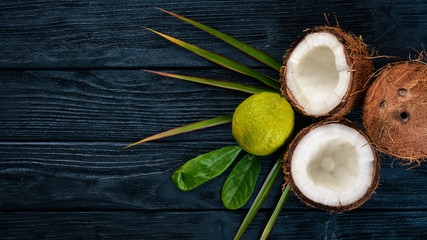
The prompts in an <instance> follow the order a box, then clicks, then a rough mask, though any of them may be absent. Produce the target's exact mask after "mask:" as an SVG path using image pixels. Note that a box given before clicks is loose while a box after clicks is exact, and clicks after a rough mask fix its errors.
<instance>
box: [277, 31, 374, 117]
mask: <svg viewBox="0 0 427 240" xmlns="http://www.w3.org/2000/svg"><path fill="white" fill-rule="evenodd" d="M316 32H328V33H331V34H333V35H335V36H336V37H337V38H338V41H339V42H341V43H342V44H343V46H344V51H345V52H344V54H345V56H346V59H347V65H348V66H350V69H351V70H350V83H349V86H348V88H347V92H346V93H345V95H344V97H343V98H342V100H341V102H340V103H339V104H338V105H337V106H336V107H335V108H334V109H332V110H331V111H329V112H328V113H325V114H323V115H311V114H308V113H307V112H306V111H304V109H303V108H302V107H301V106H300V105H299V104H298V102H297V100H296V99H295V98H294V96H293V94H292V92H291V91H290V89H289V88H288V87H287V79H286V65H287V62H288V60H289V57H290V56H291V54H292V52H293V50H294V49H295V47H296V46H297V45H298V44H299V43H300V42H301V41H302V40H304V38H305V37H306V36H307V35H309V34H312V33H316ZM283 59H284V60H283V67H282V68H281V69H280V83H281V92H282V94H283V95H284V96H285V97H286V98H287V100H288V101H289V102H290V103H291V104H292V106H293V107H294V109H295V110H296V111H297V112H299V113H301V114H303V115H306V116H309V117H313V118H317V117H325V116H332V117H340V116H344V115H345V114H347V113H349V112H350V111H351V110H352V109H353V108H354V107H355V106H356V105H357V104H359V103H360V102H361V100H362V97H363V96H362V95H363V93H364V89H365V88H366V84H367V82H368V80H369V78H370V76H371V75H372V73H373V70H374V67H373V65H372V61H371V57H370V55H369V53H368V51H367V45H366V44H365V43H364V42H363V40H362V37H356V36H354V35H353V34H351V33H347V32H346V31H344V30H342V29H341V28H339V27H329V26H322V27H316V28H313V29H307V30H305V31H304V34H303V35H302V36H301V37H300V38H299V39H298V40H297V41H295V42H294V43H293V44H292V46H291V48H290V49H289V50H288V51H287V53H286V54H285V56H283Z"/></svg>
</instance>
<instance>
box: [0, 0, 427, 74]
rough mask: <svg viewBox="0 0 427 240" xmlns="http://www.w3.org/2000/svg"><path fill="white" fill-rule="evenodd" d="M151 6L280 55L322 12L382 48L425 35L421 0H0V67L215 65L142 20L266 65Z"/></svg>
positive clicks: (402, 51) (398, 48)
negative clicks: (165, 38) (165, 37)
mask: <svg viewBox="0 0 427 240" xmlns="http://www.w3.org/2000/svg"><path fill="white" fill-rule="evenodd" d="M152 6H159V7H162V8H164V9H167V10H170V11H174V12H176V13H178V14H182V15H184V16H186V17H189V18H192V19H194V20H196V21H200V22H202V23H204V24H206V25H208V26H211V27H213V28H216V29H218V30H220V31H223V32H225V33H227V34H230V35H232V36H235V37H237V38H239V39H240V40H242V41H244V42H246V43H248V44H250V45H251V46H254V47H257V48H259V49H262V50H265V51H266V52H268V53H269V54H271V55H272V56H274V57H276V58H278V59H280V58H281V57H282V55H283V54H284V53H285V52H286V50H287V49H288V47H289V45H290V44H291V43H292V42H294V41H295V40H296V39H297V37H298V36H299V35H301V33H302V31H303V30H304V29H306V28H311V27H314V26H318V25H325V24H326V21H325V18H324V13H328V14H334V13H335V14H336V16H337V18H338V20H339V23H340V26H341V27H342V28H343V29H346V30H348V31H352V32H354V33H355V34H357V35H363V37H364V39H365V40H366V42H367V44H369V45H373V46H375V47H376V49H377V50H379V52H380V55H383V54H386V55H393V56H400V57H403V58H406V57H407V56H408V51H409V47H415V48H416V49H419V50H420V49H421V48H422V46H421V44H422V43H425V42H426V40H427V33H426V31H424V30H425V29H426V28H427V16H426V14H425V12H426V10H427V4H426V3H425V2H424V1H411V2H410V3H406V2H394V3H389V2H384V1H378V0H375V1H371V0H364V1H357V2H347V1H336V0H329V1H322V2H319V1H314V0H309V1H292V2H289V1H283V2H281V1H273V0H268V1H257V0H251V1H245V3H244V4H242V3H241V2H238V1H221V2H220V3H218V1H214V0H210V1H203V2H200V1H197V0H188V1H180V2H179V4H178V3H176V2H170V1H166V0H162V1H152V0H149V1H148V0H147V1H136V0H134V1H103V2H98V1H85V2H70V1H57V2H46V1H40V0H38V1H36V0H33V1H25V3H23V2H14V1H2V2H1V3H0V22H2V26H1V28H0V38H1V42H0V68H24V69H27V68H88V67H89V68H109V67H125V68H129V67H131V68H133V67H141V66H143V67H168V66H199V67H200V66H213V64H211V63H209V62H207V61H204V60H201V58H200V57H198V56H195V55H192V54H190V53H188V52H187V51H186V50H183V49H180V48H179V47H177V46H173V44H171V43H170V42H168V41H166V40H163V39H160V38H159V37H158V36H156V35H155V34H153V33H150V32H148V31H146V30H143V29H140V26H148V27H152V28H154V29H157V30H160V31H162V32H164V33H166V34H171V35H174V36H175V37H178V38H181V39H183V40H186V41H188V42H190V43H193V44H196V45H200V46H201V47H204V48H208V49H210V50H214V51H216V52H218V53H220V54H223V55H226V56H229V57H233V58H235V59H237V60H239V61H242V62H243V63H244V64H249V65H253V66H262V64H259V63H258V62H256V61H253V60H249V58H248V57H246V55H243V54H240V53H239V52H238V51H235V50H233V49H232V47H230V46H228V45H227V44H225V43H222V42H221V41H220V40H216V39H214V37H212V36H210V35H209V34H206V33H203V32H201V31H200V30H198V29H195V28H194V27H192V26H189V25H188V24H186V23H184V22H181V21H180V20H177V19H174V18H173V17H171V16H168V15H167V14H165V13H162V12H160V11H158V10H156V9H154V8H152ZM333 19H334V17H333V15H332V16H330V17H329V20H330V22H331V24H332V25H334V24H335V23H334V20H333Z"/></svg>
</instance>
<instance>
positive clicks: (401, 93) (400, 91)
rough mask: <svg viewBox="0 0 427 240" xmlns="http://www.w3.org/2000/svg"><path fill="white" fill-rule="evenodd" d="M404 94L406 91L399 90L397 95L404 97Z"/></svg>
mask: <svg viewBox="0 0 427 240" xmlns="http://www.w3.org/2000/svg"><path fill="white" fill-rule="evenodd" d="M406 93H407V91H406V89H404V88H401V89H399V95H400V96H405V95H406Z"/></svg>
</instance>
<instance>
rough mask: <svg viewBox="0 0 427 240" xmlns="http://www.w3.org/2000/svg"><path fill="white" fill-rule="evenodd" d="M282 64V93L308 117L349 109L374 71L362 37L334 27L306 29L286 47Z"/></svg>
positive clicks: (339, 112)
mask: <svg viewBox="0 0 427 240" xmlns="http://www.w3.org/2000/svg"><path fill="white" fill-rule="evenodd" d="M283 64H284V66H283V67H282V69H281V71H280V75H281V77H280V81H281V84H282V89H281V90H282V93H283V95H284V96H286V97H287V98H288V100H289V102H290V103H291V104H292V105H293V106H294V108H295V109H296V110H297V111H298V112H300V113H302V114H304V115H307V116H310V117H322V116H329V115H335V116H343V115H345V114H347V113H349V112H350V111H351V110H352V108H353V107H354V106H355V105H356V104H357V102H358V101H359V100H360V97H361V93H362V89H363V87H364V85H365V83H366V81H367V80H368V79H369V77H370V75H371V74H372V71H373V66H372V62H371V59H370V56H369V54H368V52H367V50H366V45H365V44H364V43H363V41H362V40H361V38H356V37H354V36H352V35H350V34H348V33H346V32H344V31H343V30H342V29H340V28H335V27H317V28H314V29H309V30H307V31H306V32H305V33H304V35H303V36H302V38H301V39H300V40H298V41H297V42H296V43H294V45H293V46H292V47H291V49H290V50H288V52H287V54H286V55H285V56H284V62H283Z"/></svg>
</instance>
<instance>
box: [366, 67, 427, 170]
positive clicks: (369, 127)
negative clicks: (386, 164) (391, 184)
mask: <svg viewBox="0 0 427 240" xmlns="http://www.w3.org/2000/svg"><path fill="white" fill-rule="evenodd" d="M426 83H427V65H426V63H425V62H422V61H421V60H416V61H405V62H397V63H393V64H389V65H387V66H386V67H385V68H384V69H383V70H381V71H380V72H379V73H378V77H377V78H376V80H375V81H374V82H373V83H372V85H371V86H370V87H369V89H368V91H367V93H366V97H365V101H364V104H363V109H362V110H363V113H362V120H363V123H364V125H365V128H366V133H367V134H368V135H369V136H370V137H371V139H372V141H373V143H374V144H375V146H376V148H378V149H379V150H380V151H382V152H384V153H386V154H388V155H391V156H394V157H397V158H399V159H404V160H408V161H407V162H406V163H407V164H411V163H413V162H416V163H418V165H419V164H420V162H421V161H423V159H424V160H425V159H426V157H427V115H426V114H427V84H426Z"/></svg>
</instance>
